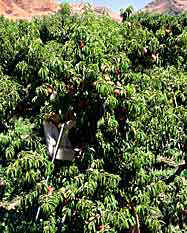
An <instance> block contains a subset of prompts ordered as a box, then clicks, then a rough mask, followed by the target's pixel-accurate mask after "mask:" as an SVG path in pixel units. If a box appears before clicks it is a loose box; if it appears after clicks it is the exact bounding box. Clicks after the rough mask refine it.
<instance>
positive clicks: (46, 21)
mask: <svg viewBox="0 0 187 233" xmlns="http://www.w3.org/2000/svg"><path fill="white" fill-rule="evenodd" d="M186 72H187V15H186V14H183V15H178V16H167V15H147V14H144V13H137V14H134V15H131V16H129V17H127V18H126V20H124V22H123V23H121V24H119V23H117V22H114V21H113V20H112V19H111V18H110V17H108V16H96V15H95V14H94V13H93V12H91V11H90V10H89V9H88V10H87V11H86V12H85V13H84V14H83V15H81V16H80V15H75V16H72V15H71V14H70V11H69V10H68V8H64V9H63V8H62V10H61V11H60V12H59V13H57V14H55V15H51V16H48V17H44V18H41V19H34V20H33V21H31V22H26V21H18V22H11V21H8V20H7V19H5V18H3V17H1V18H0V84H1V85H0V151H1V155H0V156H1V157H0V161H1V162H0V177H1V178H0V232H3V233H18V232H19V233H21V232H27V233H29V232H32V233H33V232H44V233H47V232H51V233H53V232H61V230H62V232H76V233H79V232H80V233H83V232H96V231H100V232H108V233H109V232H110V233H114V232H118V233H120V232H121V233H122V232H123V233H127V232H129V233H130V232H137V233H138V232H139V230H140V231H141V232H142V233H143V232H151V233H152V232H155V233H159V232H164V233H172V232H175V233H177V232H178V233H179V232H180V233H182V232H186V231H187V224H186V223H187V176H186V175H187V173H186V168H187V155H186V147H187V145H186V141H185V135H186V129H187V111H186V104H187V102H186V95H187V73H186ZM51 92H52V93H51ZM54 93H57V96H56V98H52V96H53V94H54ZM101 106H102V107H103V109H104V110H103V111H104V112H103V113H104V114H102V113H101ZM59 109H60V110H61V114H62V118H64V115H65V113H66V112H67V110H69V109H72V110H73V111H74V112H76V114H77V128H79V129H81V130H82V136H84V135H86V137H81V138H80V142H79V145H82V146H83V149H82V153H81V154H80V155H79V156H76V158H75V160H74V161H72V162H70V161H68V162H62V163H61V165H60V167H58V168H57V167H56V165H55V167H54V165H53V164H52V163H51V161H49V159H48V152H47V149H46V146H45V140H44V135H43V127H42V121H43V117H44V114H45V113H47V112H51V111H58V110H59ZM90 119H91V126H90ZM93 125H94V127H96V128H97V131H96V135H90V134H89V133H88V132H89V129H90V128H91V127H92V126H93ZM92 133H93V131H92ZM90 136H93V137H95V139H94V140H89V139H90ZM91 138H92V137H91ZM75 140H78V139H77V138H75ZM74 143H75V144H76V143H77V144H78V142H76V141H75V142H74ZM47 175H50V178H49V185H50V187H48V186H47V185H46V184H45V182H44V180H45V178H46V176H47ZM52 187H54V190H53V188H52ZM51 190H52V191H51ZM39 206H41V212H40V216H39V220H38V221H35V216H36V212H37V208H38V207H39ZM62 219H63V223H62V221H61V220H62ZM60 228H62V229H61V230H60ZM58 230H59V231H58Z"/></svg>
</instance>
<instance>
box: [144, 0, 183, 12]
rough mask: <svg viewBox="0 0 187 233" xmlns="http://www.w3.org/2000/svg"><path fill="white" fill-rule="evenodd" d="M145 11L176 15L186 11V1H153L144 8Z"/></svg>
mask: <svg viewBox="0 0 187 233" xmlns="http://www.w3.org/2000/svg"><path fill="white" fill-rule="evenodd" d="M144 9H145V10H146V11H149V12H155V13H166V12H169V13H171V14H178V13H180V12H183V11H187V0H154V1H152V2H151V3H149V4H148V5H147V6H145V8H144Z"/></svg>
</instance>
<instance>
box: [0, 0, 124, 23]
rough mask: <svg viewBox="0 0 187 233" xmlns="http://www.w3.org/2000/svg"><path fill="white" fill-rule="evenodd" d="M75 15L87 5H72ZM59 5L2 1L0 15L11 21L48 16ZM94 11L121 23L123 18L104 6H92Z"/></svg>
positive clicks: (40, 0) (43, 1)
mask: <svg viewBox="0 0 187 233" xmlns="http://www.w3.org/2000/svg"><path fill="white" fill-rule="evenodd" d="M70 5H71V7H72V12H73V13H81V12H83V11H84V9H85V4H81V3H72V4H70ZM58 9H59V4H58V3H57V2H56V1H55V0H0V15H4V16H6V17H8V18H10V19H13V20H17V19H28V20H30V19H31V18H32V17H33V16H40V15H46V14H50V13H54V12H56V11H58ZM92 9H93V10H94V11H95V12H96V13H97V14H98V15H103V14H108V15H110V16H111V17H112V18H113V19H114V20H115V21H118V22H121V17H120V15H119V14H117V13H113V12H112V11H110V10H109V9H107V8H105V7H102V6H92Z"/></svg>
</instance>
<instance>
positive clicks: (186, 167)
mask: <svg viewBox="0 0 187 233" xmlns="http://www.w3.org/2000/svg"><path fill="white" fill-rule="evenodd" d="M185 169H187V163H184V164H181V165H179V167H178V169H177V170H176V172H175V173H174V174H173V175H171V176H170V177H169V178H168V179H167V180H165V183H166V184H169V183H171V182H173V181H174V180H175V178H176V176H180V174H181V172H182V171H184V170H185Z"/></svg>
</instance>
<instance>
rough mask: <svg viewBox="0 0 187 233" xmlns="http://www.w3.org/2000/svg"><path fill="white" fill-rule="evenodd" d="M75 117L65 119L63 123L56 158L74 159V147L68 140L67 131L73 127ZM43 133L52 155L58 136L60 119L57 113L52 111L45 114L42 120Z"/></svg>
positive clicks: (51, 155)
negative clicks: (62, 131)
mask: <svg viewBox="0 0 187 233" xmlns="http://www.w3.org/2000/svg"><path fill="white" fill-rule="evenodd" d="M75 125H76V121H75V119H71V120H69V121H67V122H66V123H65V125H64V133H63V135H62V138H61V141H60V145H59V148H58V152H57V155H56V158H55V159H56V160H73V159H74V149H73V147H72V144H71V142H70V140H69V137H68V133H69V130H70V129H71V128H73V127H75ZM43 126H44V134H45V138H46V144H47V148H48V152H49V155H50V157H51V158H52V157H53V154H54V151H55V147H56V144H57V141H58V138H59V133H60V127H61V119H60V115H59V114H58V113H55V112H52V113H49V114H46V116H45V119H44V122H43Z"/></svg>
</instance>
